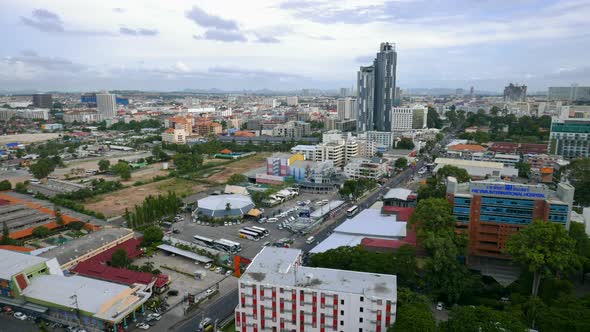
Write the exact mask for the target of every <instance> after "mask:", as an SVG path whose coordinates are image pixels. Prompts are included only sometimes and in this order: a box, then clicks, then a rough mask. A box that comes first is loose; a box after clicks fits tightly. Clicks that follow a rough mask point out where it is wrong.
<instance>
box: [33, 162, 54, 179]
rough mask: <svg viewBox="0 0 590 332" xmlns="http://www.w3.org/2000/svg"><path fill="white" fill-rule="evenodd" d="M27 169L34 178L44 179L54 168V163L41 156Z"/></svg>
mask: <svg viewBox="0 0 590 332" xmlns="http://www.w3.org/2000/svg"><path fill="white" fill-rule="evenodd" d="M29 169H30V170H31V173H33V176H35V178H37V179H44V178H46V177H47V176H48V175H49V174H51V172H53V171H54V170H55V163H54V162H53V160H51V159H49V158H41V159H39V160H38V161H37V162H36V163H34V164H32V165H31V166H30V167H29Z"/></svg>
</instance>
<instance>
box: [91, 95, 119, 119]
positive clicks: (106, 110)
mask: <svg viewBox="0 0 590 332" xmlns="http://www.w3.org/2000/svg"><path fill="white" fill-rule="evenodd" d="M96 108H97V110H98V114H99V115H100V118H101V119H102V120H104V119H112V118H114V117H115V115H117V98H116V96H115V95H114V94H112V93H108V92H101V93H97V94H96Z"/></svg>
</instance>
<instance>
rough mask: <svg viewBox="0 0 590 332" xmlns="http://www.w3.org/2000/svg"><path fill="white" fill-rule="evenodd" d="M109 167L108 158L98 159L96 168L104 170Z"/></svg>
mask: <svg viewBox="0 0 590 332" xmlns="http://www.w3.org/2000/svg"><path fill="white" fill-rule="evenodd" d="M110 167H111V162H110V161H109V160H108V159H101V160H99V161H98V170H99V171H101V172H106V171H108V170H109V168H110Z"/></svg>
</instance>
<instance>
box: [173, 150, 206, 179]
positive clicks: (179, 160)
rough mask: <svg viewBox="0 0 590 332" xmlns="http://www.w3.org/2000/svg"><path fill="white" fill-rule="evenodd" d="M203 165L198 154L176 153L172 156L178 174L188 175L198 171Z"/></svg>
mask: <svg viewBox="0 0 590 332" xmlns="http://www.w3.org/2000/svg"><path fill="white" fill-rule="evenodd" d="M202 164H203V157H202V156H201V155H200V154H192V153H177V154H176V155H175V156H174V165H175V166H176V170H177V172H178V173H180V174H188V173H192V172H194V171H196V170H198V169H199V168H200V167H201V165H202Z"/></svg>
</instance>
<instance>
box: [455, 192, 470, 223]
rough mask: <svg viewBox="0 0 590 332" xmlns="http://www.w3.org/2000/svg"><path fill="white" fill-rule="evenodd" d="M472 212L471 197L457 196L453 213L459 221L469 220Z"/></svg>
mask: <svg viewBox="0 0 590 332" xmlns="http://www.w3.org/2000/svg"><path fill="white" fill-rule="evenodd" d="M470 212H471V198H469V197H455V205H454V206H453V215H454V216H455V218H457V221H459V222H469V214H470Z"/></svg>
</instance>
